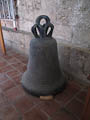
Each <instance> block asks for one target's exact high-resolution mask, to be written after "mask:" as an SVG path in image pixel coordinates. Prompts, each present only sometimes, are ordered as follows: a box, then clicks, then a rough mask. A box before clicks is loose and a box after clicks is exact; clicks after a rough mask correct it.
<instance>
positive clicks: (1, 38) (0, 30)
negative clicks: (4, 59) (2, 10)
mask: <svg viewBox="0 0 90 120" xmlns="http://www.w3.org/2000/svg"><path fill="white" fill-rule="evenodd" d="M0 43H1V47H2V51H3V53H4V54H5V55H6V49H5V44H4V39H3V33H2V26H1V21H0Z"/></svg>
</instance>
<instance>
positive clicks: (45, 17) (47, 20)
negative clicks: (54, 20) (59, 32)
mask: <svg viewBox="0 0 90 120" xmlns="http://www.w3.org/2000/svg"><path fill="white" fill-rule="evenodd" d="M42 19H45V20H46V24H48V23H50V18H49V17H48V16H46V15H41V16H39V17H37V19H36V24H37V25H41V24H40V21H41V20H42Z"/></svg>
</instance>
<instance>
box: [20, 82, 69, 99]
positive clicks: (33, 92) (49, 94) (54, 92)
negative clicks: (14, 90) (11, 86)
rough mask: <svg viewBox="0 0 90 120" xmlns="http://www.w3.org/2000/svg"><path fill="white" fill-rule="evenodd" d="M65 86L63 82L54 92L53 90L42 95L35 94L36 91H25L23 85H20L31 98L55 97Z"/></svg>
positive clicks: (65, 83)
mask: <svg viewBox="0 0 90 120" xmlns="http://www.w3.org/2000/svg"><path fill="white" fill-rule="evenodd" d="M66 85H67V82H66V81H65V82H64V84H63V85H62V86H61V87H59V88H57V89H56V90H54V91H52V93H47V94H43V93H38V92H36V91H31V90H29V89H27V88H26V87H25V86H24V85H23V84H22V87H23V88H24V90H25V91H26V92H27V93H28V94H31V95H32V96H36V97H39V98H40V97H41V98H42V97H43V98H44V96H45V97H46V96H55V95H57V94H58V93H60V92H63V90H64V89H65V88H66Z"/></svg>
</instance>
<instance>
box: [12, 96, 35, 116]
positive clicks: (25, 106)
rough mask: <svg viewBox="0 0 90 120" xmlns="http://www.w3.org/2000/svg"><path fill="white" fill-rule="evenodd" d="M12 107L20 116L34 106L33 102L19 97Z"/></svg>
mask: <svg viewBox="0 0 90 120" xmlns="http://www.w3.org/2000/svg"><path fill="white" fill-rule="evenodd" d="M14 105H15V107H16V109H17V110H18V111H19V112H20V113H21V114H24V113H25V112H27V111H28V110H30V109H31V108H32V107H33V106H34V104H33V101H32V100H31V99H30V98H29V97H28V96H22V97H20V98H19V99H18V100H17V101H15V103H14Z"/></svg>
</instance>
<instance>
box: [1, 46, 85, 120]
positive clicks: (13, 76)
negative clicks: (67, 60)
mask: <svg viewBox="0 0 90 120" xmlns="http://www.w3.org/2000/svg"><path fill="white" fill-rule="evenodd" d="M26 64H27V58H25V57H24V56H22V55H21V54H19V53H17V52H15V51H13V50H12V49H9V48H8V49H7V55H6V56H4V55H3V54H2V51H1V49H0V120H81V116H82V111H83V107H84V103H85V97H86V94H87V88H86V87H85V86H82V85H80V84H79V83H76V82H74V81H72V80H71V81H68V85H67V87H66V89H65V90H64V92H62V93H60V94H58V95H57V96H56V97H55V98H54V99H53V100H51V101H41V100H40V99H39V98H36V97H32V96H31V95H29V94H27V93H26V92H25V91H24V90H23V88H22V86H21V83H20V81H21V76H22V74H23V72H24V71H25V70H26Z"/></svg>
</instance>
